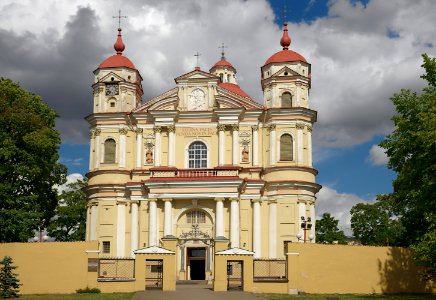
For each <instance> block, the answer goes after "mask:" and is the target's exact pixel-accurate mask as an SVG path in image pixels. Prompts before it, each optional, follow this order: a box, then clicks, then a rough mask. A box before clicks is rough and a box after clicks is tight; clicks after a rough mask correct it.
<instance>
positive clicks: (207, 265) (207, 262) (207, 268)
mask: <svg viewBox="0 0 436 300" xmlns="http://www.w3.org/2000/svg"><path fill="white" fill-rule="evenodd" d="M210 248H211V246H210V245H207V246H206V272H210V262H211V255H210V254H211V251H210Z"/></svg>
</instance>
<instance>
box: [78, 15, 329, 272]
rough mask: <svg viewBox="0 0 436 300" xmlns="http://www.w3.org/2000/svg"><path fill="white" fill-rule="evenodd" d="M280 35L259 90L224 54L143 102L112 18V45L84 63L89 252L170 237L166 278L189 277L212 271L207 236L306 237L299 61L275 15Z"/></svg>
mask: <svg viewBox="0 0 436 300" xmlns="http://www.w3.org/2000/svg"><path fill="white" fill-rule="evenodd" d="M280 44H281V46H282V48H283V49H282V50H281V51H279V52H277V53H275V54H273V55H272V56H271V57H269V58H268V59H267V60H266V61H265V63H264V64H263V66H262V67H261V68H260V78H259V79H260V84H261V86H262V91H263V101H256V99H253V98H251V97H250V96H249V95H248V94H247V93H246V92H244V91H243V90H242V89H241V87H239V85H238V83H237V80H236V73H237V70H236V68H235V66H234V65H233V64H231V63H230V62H229V61H228V60H226V58H225V56H224V53H222V57H221V59H220V60H218V61H217V62H216V63H215V64H214V65H213V66H212V67H211V68H210V69H209V70H208V71H205V70H201V69H200V68H199V67H195V69H194V70H192V71H190V72H188V73H186V74H182V75H180V76H179V77H177V78H175V86H174V88H172V89H170V90H169V91H166V92H164V93H162V94H161V95H158V96H156V97H154V98H152V99H145V101H144V100H143V99H142V96H143V88H142V84H141V82H142V77H141V74H140V72H139V70H138V69H137V68H136V67H135V65H134V63H133V62H132V61H131V60H130V59H129V58H127V57H126V56H124V55H123V51H124V48H125V45H124V43H123V40H122V36H121V28H119V29H118V38H117V40H116V43H115V45H114V48H115V51H116V54H115V55H113V56H110V57H109V58H107V59H106V60H104V61H103V62H102V63H101V64H100V65H99V66H98V67H97V69H96V70H95V71H94V75H95V76H94V83H93V85H92V88H93V112H92V113H91V114H90V115H89V116H88V117H86V120H87V121H88V123H89V124H90V128H91V134H90V170H89V173H88V174H87V177H88V179H89V185H88V187H87V188H86V193H87V196H88V206H87V226H86V239H87V240H97V241H98V242H99V251H100V254H99V255H100V257H119V258H123V257H134V255H135V251H139V250H141V249H154V250H153V251H165V249H164V248H162V240H165V239H172V240H174V241H176V243H177V251H176V269H177V270H176V272H177V273H176V274H177V275H176V277H177V279H181V280H194V279H205V278H209V277H208V276H210V274H212V272H213V261H212V260H213V259H214V256H213V253H214V245H215V244H216V242H223V243H225V244H226V248H228V249H237V250H239V251H248V252H250V253H252V254H253V255H254V257H255V258H272V259H273V258H281V257H284V256H285V253H286V252H287V245H288V243H297V242H312V243H313V242H315V240H314V236H315V226H314V221H315V199H316V198H315V195H316V193H317V192H318V191H319V189H320V188H321V186H320V185H318V184H317V183H316V182H315V176H316V175H317V171H316V170H315V169H314V168H313V167H312V139H311V135H312V126H313V124H314V123H315V122H316V118H317V113H316V111H314V110H311V109H310V108H309V89H310V84H311V66H310V64H309V63H308V62H307V60H306V59H305V58H304V57H303V56H302V55H300V54H298V53H296V52H294V51H292V50H289V49H288V48H289V46H290V44H291V38H290V37H289V35H288V30H287V24H286V23H285V24H284V29H283V35H282V37H281V39H280ZM260 63H261V62H259V64H260ZM259 102H262V104H260V103H259Z"/></svg>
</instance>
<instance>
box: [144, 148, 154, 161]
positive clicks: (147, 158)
mask: <svg viewBox="0 0 436 300" xmlns="http://www.w3.org/2000/svg"><path fill="white" fill-rule="evenodd" d="M145 162H146V163H147V164H152V163H153V150H151V148H148V149H147V152H146V153H145Z"/></svg>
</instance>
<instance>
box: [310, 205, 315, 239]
mask: <svg viewBox="0 0 436 300" xmlns="http://www.w3.org/2000/svg"><path fill="white" fill-rule="evenodd" d="M309 215H310V220H311V224H312V228H311V229H310V232H309V236H310V235H312V236H313V240H312V241H311V242H312V243H315V237H316V234H315V224H316V220H315V203H314V202H313V203H310V205H309Z"/></svg>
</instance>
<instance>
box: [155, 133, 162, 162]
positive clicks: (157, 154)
mask: <svg viewBox="0 0 436 300" xmlns="http://www.w3.org/2000/svg"><path fill="white" fill-rule="evenodd" d="M161 130H162V128H161V127H160V126H154V135H155V140H156V141H155V143H156V145H155V146H154V165H155V166H156V167H159V166H160V157H161V150H160V142H161V137H160V132H161Z"/></svg>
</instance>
